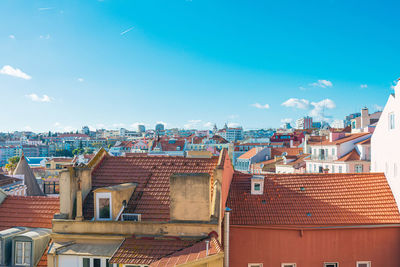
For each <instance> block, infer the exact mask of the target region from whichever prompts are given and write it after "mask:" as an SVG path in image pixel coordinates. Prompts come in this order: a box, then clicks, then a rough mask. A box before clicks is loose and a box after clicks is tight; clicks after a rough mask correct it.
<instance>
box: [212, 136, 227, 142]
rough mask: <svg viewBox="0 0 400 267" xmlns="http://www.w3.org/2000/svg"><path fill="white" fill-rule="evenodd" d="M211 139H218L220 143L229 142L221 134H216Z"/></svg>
mask: <svg viewBox="0 0 400 267" xmlns="http://www.w3.org/2000/svg"><path fill="white" fill-rule="evenodd" d="M210 139H211V140H214V141H216V142H217V143H218V144H226V143H229V142H228V141H227V140H226V139H225V138H223V137H222V136H220V135H214V136H213V137H211V138H210Z"/></svg>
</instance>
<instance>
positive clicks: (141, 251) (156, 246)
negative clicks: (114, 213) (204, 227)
mask: <svg viewBox="0 0 400 267" xmlns="http://www.w3.org/2000/svg"><path fill="white" fill-rule="evenodd" d="M194 243H196V241H195V240H181V239H179V238H164V239H154V238H135V237H131V238H126V239H125V241H124V242H123V243H122V245H121V246H120V247H119V248H118V250H117V251H116V252H115V253H114V255H113V256H112V258H111V260H110V263H119V264H145V265H149V264H151V263H153V262H155V261H158V260H159V259H161V258H163V257H165V256H168V255H171V254H173V253H175V252H177V251H179V250H182V249H184V248H187V247H190V246H192V245H193V244H194Z"/></svg>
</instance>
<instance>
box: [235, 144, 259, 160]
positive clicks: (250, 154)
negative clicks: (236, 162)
mask: <svg viewBox="0 0 400 267" xmlns="http://www.w3.org/2000/svg"><path fill="white" fill-rule="evenodd" d="M259 151H260V150H259V148H258V147H254V148H252V149H250V150H249V151H247V152H246V153H244V154H243V155H241V156H240V157H239V158H238V159H251V158H252V157H254V156H255V155H256V154H257V153H258V152H259Z"/></svg>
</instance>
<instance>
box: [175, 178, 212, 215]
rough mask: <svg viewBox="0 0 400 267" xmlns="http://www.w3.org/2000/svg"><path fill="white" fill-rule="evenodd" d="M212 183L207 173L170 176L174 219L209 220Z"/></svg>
mask: <svg viewBox="0 0 400 267" xmlns="http://www.w3.org/2000/svg"><path fill="white" fill-rule="evenodd" d="M210 198H211V185H210V175H209V174H206V173H184V174H174V175H172V176H171V177H170V217H171V220H172V221H180V220H184V221H209V220H210V204H211V201H210Z"/></svg>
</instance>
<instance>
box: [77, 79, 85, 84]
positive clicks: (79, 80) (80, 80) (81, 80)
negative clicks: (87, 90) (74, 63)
mask: <svg viewBox="0 0 400 267" xmlns="http://www.w3.org/2000/svg"><path fill="white" fill-rule="evenodd" d="M77 80H78V82H80V83H82V82H84V81H85V79H83V78H78V79H77Z"/></svg>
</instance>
